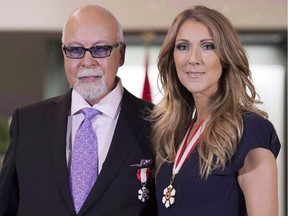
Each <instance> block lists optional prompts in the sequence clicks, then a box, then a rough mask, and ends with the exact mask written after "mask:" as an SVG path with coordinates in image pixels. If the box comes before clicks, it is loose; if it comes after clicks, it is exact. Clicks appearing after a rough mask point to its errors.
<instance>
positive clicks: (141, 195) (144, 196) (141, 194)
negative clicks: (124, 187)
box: [138, 186, 149, 202]
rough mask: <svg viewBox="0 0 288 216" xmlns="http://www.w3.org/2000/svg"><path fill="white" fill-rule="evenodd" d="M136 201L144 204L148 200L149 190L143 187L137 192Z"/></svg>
mask: <svg viewBox="0 0 288 216" xmlns="http://www.w3.org/2000/svg"><path fill="white" fill-rule="evenodd" d="M138 199H139V200H141V201H142V202H146V201H147V200H148V199H149V190H148V189H147V188H146V187H145V186H143V187H142V188H141V189H139V190H138Z"/></svg>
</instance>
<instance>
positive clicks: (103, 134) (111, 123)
mask: <svg viewBox="0 0 288 216" xmlns="http://www.w3.org/2000/svg"><path fill="white" fill-rule="evenodd" d="M123 92H124V89H123V86H122V82H121V80H120V78H119V81H118V83H117V85H116V87H115V88H114V89H113V90H112V91H111V92H110V93H109V94H107V95H106V96H105V97H104V98H102V99H101V100H100V101H99V103H97V104H95V105H94V106H93V107H94V108H95V109H97V110H99V111H100V112H101V113H102V114H100V115H97V116H96V117H95V118H94V119H93V120H92V125H93V128H94V130H95V132H96V135H97V140H98V172H99V173H100V171H101V169H102V165H103V162H104V161H105V159H106V156H107V153H108V150H109V148H110V145H111V141H112V137H113V134H114V131H115V127H116V124H117V120H118V117H119V113H120V109H121V105H120V104H121V100H122V96H123ZM85 107H91V105H90V104H89V103H88V102H87V101H86V100H85V99H83V97H82V96H81V95H80V94H79V93H78V92H76V91H75V90H72V102H71V115H70V116H69V117H68V125H67V137H66V142H67V145H66V157H67V163H68V167H70V162H71V156H72V151H73V143H74V139H75V135H76V132H77V130H78V127H79V126H80V124H81V122H82V121H83V120H84V115H83V114H82V113H80V112H79V111H80V110H81V109H82V108H85Z"/></svg>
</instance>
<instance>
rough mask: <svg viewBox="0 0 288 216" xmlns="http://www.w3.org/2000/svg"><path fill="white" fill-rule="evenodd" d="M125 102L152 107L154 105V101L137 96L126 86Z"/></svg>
mask: <svg viewBox="0 0 288 216" xmlns="http://www.w3.org/2000/svg"><path fill="white" fill-rule="evenodd" d="M123 102H129V103H132V104H135V106H140V107H147V108H150V109H152V108H153V107H154V104H153V103H151V102H149V101H146V100H143V99H141V98H138V97H136V96H135V95H133V94H132V93H130V92H129V91H128V90H127V89H125V88H124V95H123Z"/></svg>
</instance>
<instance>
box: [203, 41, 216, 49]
mask: <svg viewBox="0 0 288 216" xmlns="http://www.w3.org/2000/svg"><path fill="white" fill-rule="evenodd" d="M202 49H204V50H214V49H215V46H214V44H212V43H207V44H203V45H202Z"/></svg>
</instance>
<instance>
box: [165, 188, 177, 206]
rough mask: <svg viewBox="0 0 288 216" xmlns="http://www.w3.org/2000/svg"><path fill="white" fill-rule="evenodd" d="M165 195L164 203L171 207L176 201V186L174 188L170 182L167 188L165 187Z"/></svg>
mask: <svg viewBox="0 0 288 216" xmlns="http://www.w3.org/2000/svg"><path fill="white" fill-rule="evenodd" d="M163 195H164V196H163V198H162V203H163V204H164V206H165V207H166V208H169V207H170V206H171V205H173V204H174V203H175V195H176V190H175V188H173V185H172V184H170V185H169V186H168V187H167V188H165V189H164V191H163Z"/></svg>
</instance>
